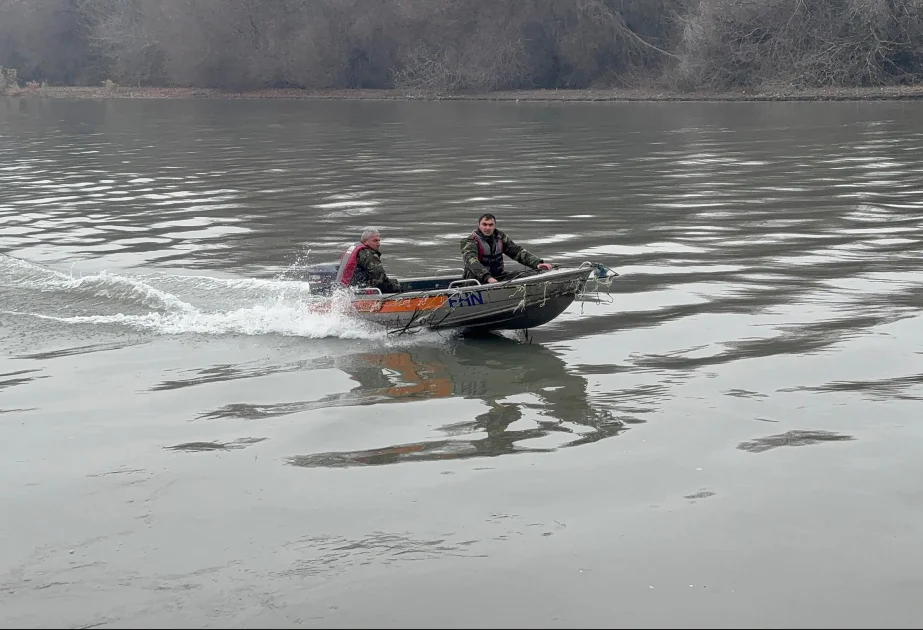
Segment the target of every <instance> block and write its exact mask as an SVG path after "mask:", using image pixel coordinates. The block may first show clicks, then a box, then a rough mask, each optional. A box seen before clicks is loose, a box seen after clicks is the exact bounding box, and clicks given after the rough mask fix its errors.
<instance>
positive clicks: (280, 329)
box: [4, 305, 386, 339]
mask: <svg viewBox="0 0 923 630" xmlns="http://www.w3.org/2000/svg"><path fill="white" fill-rule="evenodd" d="M4 312H6V313H9V314H15V315H31V316H33V317H38V318H40V319H45V320H52V321H57V322H62V323H66V324H100V325H106V324H109V325H111V324H117V325H123V326H129V327H132V328H139V329H144V330H152V331H155V332H158V333H160V334H164V335H183V334H197V335H228V334H238V335H273V334H274V335H287V336H294V337H308V338H313V339H319V338H323V337H339V338H341V339H376V338H381V337H384V336H385V335H386V332H385V331H384V330H383V329H376V328H375V327H373V326H372V325H370V324H367V323H365V322H362V321H360V320H356V319H351V318H349V317H347V316H345V315H343V314H341V313H337V312H333V313H329V314H318V313H310V312H308V310H307V306H301V307H296V306H263V305H255V306H251V307H245V308H239V309H237V310H233V311H228V312H206V311H200V310H198V309H193V310H191V311H188V312H183V313H147V314H145V315H125V314H123V313H118V314H115V315H78V316H74V317H54V316H51V315H41V314H38V313H18V312H15V311H4Z"/></svg>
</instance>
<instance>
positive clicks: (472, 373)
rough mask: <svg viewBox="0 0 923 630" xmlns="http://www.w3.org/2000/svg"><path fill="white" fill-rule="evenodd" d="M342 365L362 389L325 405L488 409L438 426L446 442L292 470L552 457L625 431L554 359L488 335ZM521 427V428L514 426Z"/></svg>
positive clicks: (306, 458) (302, 459)
mask: <svg viewBox="0 0 923 630" xmlns="http://www.w3.org/2000/svg"><path fill="white" fill-rule="evenodd" d="M345 359H346V360H345V361H337V367H339V368H340V369H342V370H344V371H346V372H347V373H348V374H349V375H350V376H351V377H352V378H353V379H354V380H356V381H357V382H358V383H359V386H358V387H357V388H354V389H353V390H352V391H351V392H349V393H348V394H345V395H340V396H339V397H338V398H339V400H333V398H334V397H330V399H328V400H326V401H325V402H326V403H327V405H338V404H339V405H343V404H346V405H349V404H370V405H371V404H388V403H399V402H409V401H415V400H425V399H433V398H451V397H461V398H469V399H480V400H482V401H484V402H485V403H486V404H487V406H488V409H487V410H486V411H484V412H483V413H482V414H480V415H478V416H476V417H475V418H474V419H473V420H469V421H462V422H454V423H449V424H445V425H443V426H441V427H439V429H438V430H439V431H441V432H443V433H445V435H446V438H445V439H440V440H432V441H422V442H415V443H410V444H401V445H392V446H387V447H384V448H378V449H372V450H363V451H354V452H335V453H319V454H313V455H301V456H296V457H292V458H290V459H289V463H290V464H292V465H296V466H306V467H327V466H333V467H340V466H354V465H375V464H388V463H394V462H400V461H411V460H412V461H419V460H433V459H456V458H469V457H484V456H496V455H503V454H512V453H518V452H536V451H539V452H540V451H550V450H555V449H556V448H558V447H561V446H576V445H579V444H587V443H591V442H596V441H598V440H600V439H603V438H605V437H609V436H612V435H616V434H618V433H620V432H621V431H622V430H624V424H623V423H622V422H620V421H619V420H617V419H616V418H615V417H613V416H612V414H611V413H610V412H609V411H608V410H605V409H600V408H597V407H596V406H594V405H593V404H592V403H591V402H590V400H589V398H588V394H587V381H586V379H585V378H584V377H582V376H580V375H577V374H574V373H572V372H571V371H569V370H568V369H567V366H566V364H565V363H564V361H563V360H562V359H561V358H560V357H559V356H558V355H557V354H555V353H554V352H552V351H551V350H549V349H548V348H545V347H543V346H541V345H533V344H522V343H518V342H516V341H513V340H511V339H507V338H504V337H499V336H496V335H489V336H488V337H485V338H475V339H465V340H458V341H456V343H454V344H453V345H452V346H450V347H448V348H447V347H444V346H443V347H434V346H421V347H412V348H409V349H404V350H400V351H393V352H381V353H365V354H358V355H351V356H349V357H346V358H345ZM514 397H515V399H514ZM327 405H325V406H327ZM518 421H522V422H523V425H524V426H522V427H521V428H512V427H511V425H513V424H514V423H516V422H518ZM555 435H557V436H558V437H559V438H561V439H560V440H557V442H558V443H556V444H547V445H544V446H538V445H536V446H531V447H530V446H529V445H528V444H527V442H528V441H529V440H533V439H537V438H545V439H543V440H542V442H546V441H548V442H555V440H554V439H553V438H554V437H555ZM560 442H564V444H561V443H560Z"/></svg>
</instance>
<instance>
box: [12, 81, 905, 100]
mask: <svg viewBox="0 0 923 630" xmlns="http://www.w3.org/2000/svg"><path fill="white" fill-rule="evenodd" d="M2 94H3V93H2V92H0V95H2ZM5 95H6V96H8V97H14V98H16V97H19V98H54V99H97V100H104V99H126V98H133V99H228V100H364V101H443V100H446V101H453V100H454V101H513V102H632V101H641V102H645V101H646V102H683V101H685V102H744V101H914V100H923V85H920V86H907V85H904V86H879V87H848V88H847V87H821V88H800V89H794V88H788V87H782V86H780V87H771V88H763V89H756V88H747V89H734V90H723V91H716V90H712V91H707V90H701V91H690V92H683V91H674V90H664V89H656V88H598V89H537V90H497V91H489V92H471V93H452V94H445V93H441V92H427V91H420V90H399V89H321V90H305V89H296V88H288V89H256V90H242V91H237V90H228V89H220V88H192V87H175V88H167V87H127V86H118V85H115V84H112V83H109V84H108V85H106V86H105V87H85V86H61V87H47V86H46V87H41V86H27V87H15V88H7V90H6V92H5Z"/></svg>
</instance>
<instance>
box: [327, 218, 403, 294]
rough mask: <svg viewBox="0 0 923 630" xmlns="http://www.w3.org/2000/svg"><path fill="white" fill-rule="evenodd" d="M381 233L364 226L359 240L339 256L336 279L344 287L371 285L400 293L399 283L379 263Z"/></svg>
mask: <svg viewBox="0 0 923 630" xmlns="http://www.w3.org/2000/svg"><path fill="white" fill-rule="evenodd" d="M380 247H381V233H380V232H379V231H378V230H376V229H375V228H365V229H364V230H362V235H361V236H360V237H359V242H358V243H354V244H353V245H350V246H349V249H347V250H346V251H345V252H343V255H342V256H340V268H339V269H338V270H337V278H336V281H337V282H338V283H340V284H342V285H343V286H344V287H349V286H354V287H373V288H378V289H380V290H381V292H382V293H400V292H401V283H400V282H397V281H396V280H392V279H391V278H389V277H388V274H387V273H385V268H384V265H382V264H381V252H380V251H379V248H380Z"/></svg>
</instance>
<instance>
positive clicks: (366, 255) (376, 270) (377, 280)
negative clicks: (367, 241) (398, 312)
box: [359, 249, 401, 293]
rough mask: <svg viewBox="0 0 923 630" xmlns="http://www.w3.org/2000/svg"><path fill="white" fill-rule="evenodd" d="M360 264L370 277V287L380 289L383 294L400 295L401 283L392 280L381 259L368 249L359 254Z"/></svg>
mask: <svg viewBox="0 0 923 630" xmlns="http://www.w3.org/2000/svg"><path fill="white" fill-rule="evenodd" d="M359 262H360V263H361V264H362V265H363V266H364V267H365V271H366V273H367V274H368V275H369V286H371V287H378V288H379V289H381V292H382V293H400V291H401V283H400V282H397V281H396V280H392V279H391V278H389V277H388V274H387V273H385V266H384V265H383V264H381V259H380V258H378V256H375V255H373V254H372V252H370V251H369V250H367V249H364V250H362V251H361V252H359Z"/></svg>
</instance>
